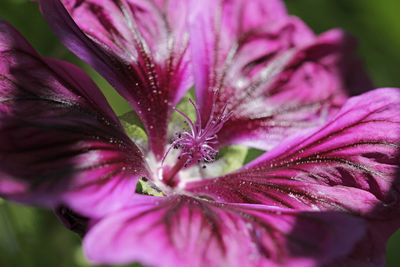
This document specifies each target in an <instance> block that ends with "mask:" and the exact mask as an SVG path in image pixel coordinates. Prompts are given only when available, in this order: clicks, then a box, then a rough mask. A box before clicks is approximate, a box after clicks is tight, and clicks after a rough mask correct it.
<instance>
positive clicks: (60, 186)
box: [0, 22, 147, 216]
mask: <svg viewBox="0 0 400 267" xmlns="http://www.w3.org/2000/svg"><path fill="white" fill-rule="evenodd" d="M0 73H1V74H0V121H1V124H0V140H1V145H0V158H1V161H2V164H1V168H0V195H1V196H2V197H5V198H8V199H13V200H17V201H20V202H25V203H30V204H37V205H46V206H51V207H55V206H57V205H59V204H60V203H65V204H68V205H70V206H71V207H73V208H74V209H76V211H78V212H82V213H84V214H86V215H96V216H101V215H102V214H105V213H107V212H108V211H111V210H115V209H117V208H118V207H120V206H122V205H123V203H124V202H125V204H126V202H127V201H128V200H129V199H130V198H131V197H132V195H133V194H134V191H135V182H136V180H137V176H138V175H145V174H146V173H147V172H146V168H145V162H144V160H143V156H142V153H141V152H140V151H139V149H138V148H137V147H136V145H135V144H133V143H132V141H131V140H130V139H129V138H128V137H127V136H126V135H125V134H124V132H123V129H122V126H121V125H120V124H119V122H118V119H117V118H116V117H115V115H114V114H113V112H112V110H111V108H110V106H109V105H108V104H107V101H106V100H105V98H104V96H103V95H102V94H101V92H100V90H99V89H98V88H97V86H96V85H95V84H94V83H93V82H92V81H91V80H90V79H89V77H87V76H86V75H85V74H84V73H83V72H82V71H81V70H79V69H78V68H77V67H75V66H73V65H71V64H69V63H66V62H62V61H58V60H50V59H45V58H42V57H40V56H39V55H38V54H37V53H36V52H35V51H34V50H33V48H32V47H31V46H30V45H29V44H28V43H27V42H26V40H25V39H23V37H22V36H21V35H20V34H19V33H18V32H17V31H16V30H15V29H13V28H12V27H11V26H10V25H9V24H7V23H5V22H0Z"/></svg>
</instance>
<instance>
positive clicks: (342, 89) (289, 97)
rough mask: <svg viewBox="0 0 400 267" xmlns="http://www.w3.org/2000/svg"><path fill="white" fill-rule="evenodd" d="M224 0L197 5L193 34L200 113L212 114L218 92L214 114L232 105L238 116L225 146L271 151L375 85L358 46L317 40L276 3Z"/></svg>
mask: <svg viewBox="0 0 400 267" xmlns="http://www.w3.org/2000/svg"><path fill="white" fill-rule="evenodd" d="M194 2H198V1H194ZM203 2H206V3H207V4H203ZM218 3H220V4H219V8H216V4H215V1H202V2H201V4H198V5H194V7H193V9H194V12H193V14H192V15H191V18H190V21H191V25H190V30H191V46H192V54H193V55H192V57H193V70H194V77H195V84H196V97H197V102H198V104H199V108H200V110H201V113H202V116H203V117H204V118H208V116H209V115H210V112H211V106H212V103H213V102H212V101H213V100H212V99H213V93H212V92H213V91H218V92H219V94H218V96H217V99H216V107H215V111H216V112H217V113H220V112H222V110H223V109H224V106H225V105H227V106H226V108H227V110H226V112H233V116H232V117H231V118H230V120H229V121H228V122H227V123H225V125H224V127H223V128H222V129H221V131H220V132H219V133H218V137H219V138H218V139H219V143H220V144H219V145H220V146H224V145H229V144H244V145H249V146H253V147H257V148H261V149H264V150H269V149H271V148H272V147H274V146H275V145H276V144H278V143H279V142H280V141H281V140H282V139H283V138H285V137H287V136H289V135H291V134H293V133H296V132H298V131H299V130H302V129H304V128H307V127H311V126H316V125H319V124H321V123H322V122H324V121H325V118H326V117H327V116H329V115H331V114H334V113H335V112H337V109H338V107H340V106H341V105H342V104H343V102H344V101H345V99H346V91H347V90H355V89H354V88H356V89H359V88H360V87H361V86H365V87H364V88H365V89H367V88H371V85H370V83H369V79H368V78H366V76H365V75H364V74H365V73H364V71H362V69H361V67H360V66H357V64H356V63H358V61H357V59H355V57H354V55H353V51H354V49H355V47H354V45H353V43H354V42H353V40H352V39H351V38H349V37H348V36H346V35H344V34H343V32H341V31H338V30H334V31H331V32H327V33H325V34H323V35H321V36H319V37H315V36H314V34H313V33H312V32H311V30H310V29H308V28H307V26H306V25H304V23H303V22H302V21H300V20H299V19H297V18H294V17H290V16H288V15H287V14H286V13H285V12H284V9H283V8H277V9H276V5H277V3H278V1H252V4H251V5H249V4H248V1H244V0H235V1H224V2H223V3H222V1H219V2H218ZM279 3H280V2H279ZM279 5H281V3H280V4H279ZM348 69H351V76H350V75H349V74H348V73H349V72H348V71H347V70H348ZM341 70H343V71H341ZM350 78H351V79H350ZM366 84H367V85H368V86H366ZM205 121H207V120H205Z"/></svg>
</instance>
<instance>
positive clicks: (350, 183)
mask: <svg viewBox="0 0 400 267" xmlns="http://www.w3.org/2000/svg"><path fill="white" fill-rule="evenodd" d="M399 153H400V89H393V88H385V89H377V90H374V91H372V92H369V93H366V94H363V95H361V96H358V97H354V98H351V99H349V101H348V102H347V103H346V104H345V105H344V106H343V108H342V109H341V110H340V111H339V112H338V113H337V115H336V116H335V117H334V118H332V119H331V120H330V121H328V122H327V123H326V124H325V125H324V126H322V127H318V128H316V129H311V130H309V131H308V132H307V133H303V134H301V135H298V136H294V137H292V138H290V139H287V140H286V141H285V142H283V143H281V144H280V145H279V146H277V147H275V148H274V149H273V150H271V151H269V152H266V153H265V154H264V155H262V156H260V157H259V158H257V159H256V160H254V161H253V162H250V163H249V164H248V165H246V166H244V167H243V168H242V169H239V170H238V171H236V172H235V173H232V174H228V175H226V176H222V177H219V178H213V179H209V180H207V179H205V180H202V181H198V182H193V183H188V184H187V186H186V190H187V191H190V192H193V193H196V194H198V195H202V196H208V197H211V198H213V199H215V200H217V201H222V202H230V203H232V202H234V203H260V204H266V205H271V206H276V207H283V208H291V209H296V210H320V211H340V212H345V213H351V214H354V215H356V216H361V217H364V218H367V220H368V234H367V235H366V236H365V237H364V238H363V241H362V242H360V243H359V245H358V246H357V247H356V248H355V250H354V252H353V253H352V256H351V260H353V261H354V262H355V263H357V262H358V264H367V263H369V264H372V263H376V264H378V266H380V265H383V264H384V250H385V243H386V241H387V238H388V237H389V236H390V235H391V234H392V233H393V232H394V231H395V230H396V229H397V228H398V226H399V225H400V197H399V183H400V181H399V180H400V177H399V163H400V156H399ZM343 262H351V261H349V259H345V260H344V261H343Z"/></svg>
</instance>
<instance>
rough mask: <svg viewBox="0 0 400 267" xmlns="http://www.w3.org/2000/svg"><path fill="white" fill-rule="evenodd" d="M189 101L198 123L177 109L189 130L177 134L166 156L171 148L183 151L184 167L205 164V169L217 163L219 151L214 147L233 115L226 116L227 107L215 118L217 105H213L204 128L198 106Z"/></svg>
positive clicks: (179, 158) (180, 158) (181, 156)
mask: <svg viewBox="0 0 400 267" xmlns="http://www.w3.org/2000/svg"><path fill="white" fill-rule="evenodd" d="M189 101H190V103H191V104H192V105H193V107H194V109H195V111H196V123H194V122H193V121H192V120H191V119H190V118H189V117H188V116H187V115H186V114H185V113H183V112H182V111H180V110H178V109H175V110H176V112H178V113H179V114H181V115H182V116H183V117H184V118H185V123H186V125H187V126H188V128H187V129H185V130H183V131H180V132H177V133H176V137H175V138H174V140H173V142H172V144H171V147H170V148H169V149H168V151H167V153H166V155H167V154H168V153H169V151H170V150H171V148H174V149H181V153H180V155H179V157H178V160H180V161H181V160H184V161H185V162H184V165H183V167H188V166H190V165H192V164H194V163H203V168H205V167H206V165H205V163H210V162H213V161H215V158H216V156H217V154H218V151H217V150H215V149H214V148H213V146H215V144H217V133H218V132H219V130H221V128H222V126H223V124H224V123H225V122H226V121H227V120H228V119H229V118H230V116H231V115H232V114H231V113H228V114H226V115H224V113H225V109H226V107H224V108H223V110H222V112H221V113H220V115H218V116H216V117H215V114H214V106H215V105H214V103H213V107H212V110H211V115H210V118H209V120H208V121H207V123H206V125H205V126H204V127H202V121H201V116H200V112H199V110H198V108H197V106H196V104H195V103H194V102H193V101H192V100H191V99H189ZM164 159H165V156H164Z"/></svg>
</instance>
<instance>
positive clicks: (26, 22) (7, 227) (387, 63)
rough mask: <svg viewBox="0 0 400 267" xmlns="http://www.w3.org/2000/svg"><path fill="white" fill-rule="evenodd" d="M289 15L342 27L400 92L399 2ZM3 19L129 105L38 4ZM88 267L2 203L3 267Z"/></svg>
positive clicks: (323, 2) (398, 246) (38, 222)
mask: <svg viewBox="0 0 400 267" xmlns="http://www.w3.org/2000/svg"><path fill="white" fill-rule="evenodd" d="M285 2H286V4H287V6H288V9H289V12H290V13H291V14H294V15H297V16H299V17H300V18H302V19H303V20H304V21H305V22H306V23H307V24H308V25H309V26H310V27H311V28H312V29H314V30H315V32H317V33H320V32H323V31H325V30H328V29H330V28H335V27H339V28H343V29H345V30H346V31H347V32H349V33H351V34H352V35H354V36H356V37H357V39H358V40H359V55H360V57H361V58H362V59H363V60H364V62H365V66H366V68H367V71H368V72H369V74H370V75H371V77H372V78H373V80H374V82H375V85H376V87H386V86H391V87H400V73H399V68H400V52H399V48H400V20H399V13H400V1H398V0H381V1H377V0H352V1H349V0H334V1H333V0H302V1H299V0H286V1H285ZM0 18H2V19H5V20H7V21H8V22H10V23H11V24H13V25H14V26H15V27H16V28H17V29H18V30H19V31H21V32H22V33H23V35H24V36H25V37H26V38H27V39H28V40H29V41H30V42H31V44H32V45H33V46H34V47H35V48H36V49H37V50H38V51H39V52H40V53H41V54H42V55H44V56H48V57H55V58H59V59H64V60H67V61H70V62H73V63H75V64H77V65H79V66H81V67H82V68H83V69H84V70H85V71H87V72H88V73H89V74H90V75H91V76H92V77H93V79H94V80H95V81H96V83H98V85H99V87H100V88H101V89H102V90H103V92H104V94H105V95H106V97H107V98H108V99H109V101H110V102H111V105H112V107H113V108H114V110H115V111H116V112H117V113H118V114H122V113H124V112H126V111H129V110H130V108H129V105H128V104H127V103H126V102H125V101H124V100H123V99H122V98H121V97H120V96H119V95H118V94H117V93H115V91H113V89H112V88H111V87H110V86H109V85H108V84H107V83H106V82H105V81H104V80H103V79H102V78H101V77H100V76H99V75H98V74H96V73H95V72H94V71H93V70H92V69H91V68H90V67H88V66H87V65H86V64H84V63H83V62H81V61H80V60H79V59H77V58H76V57H75V56H74V55H72V54H71V53H70V52H68V51H67V50H66V49H65V48H64V47H63V46H62V45H61V44H60V43H59V41H58V40H57V38H56V37H55V36H54V35H53V34H52V32H51V31H50V29H49V27H48V26H47V25H46V23H45V22H44V20H43V18H42V16H41V15H40V13H39V11H38V8H37V4H36V3H32V2H30V1H29V0H0ZM399 250H400V231H399V232H398V233H396V234H395V235H394V236H393V237H392V238H391V240H390V242H389V245H388V248H387V266H389V267H397V266H400V253H398V251H399ZM14 266H15V267H50V266H51V267H53V266H54V267H55V266H57V267H84V266H86V267H87V266H90V265H89V264H88V263H87V262H86V261H85V258H84V256H83V255H82V252H81V249H80V238H79V237H78V236H76V235H75V234H73V233H71V232H69V231H68V230H66V229H65V228H63V226H62V225H61V224H60V223H59V222H58V220H57V218H56V217H55V216H54V215H53V214H52V213H51V212H50V211H46V210H42V209H39V208H31V207H25V206H21V205H17V204H12V203H8V202H5V201H3V200H1V199H0V267H14Z"/></svg>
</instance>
